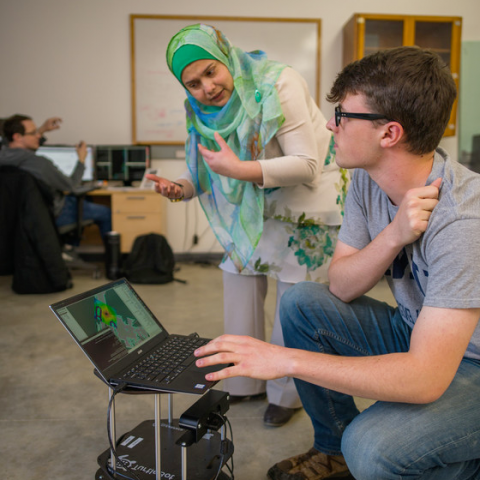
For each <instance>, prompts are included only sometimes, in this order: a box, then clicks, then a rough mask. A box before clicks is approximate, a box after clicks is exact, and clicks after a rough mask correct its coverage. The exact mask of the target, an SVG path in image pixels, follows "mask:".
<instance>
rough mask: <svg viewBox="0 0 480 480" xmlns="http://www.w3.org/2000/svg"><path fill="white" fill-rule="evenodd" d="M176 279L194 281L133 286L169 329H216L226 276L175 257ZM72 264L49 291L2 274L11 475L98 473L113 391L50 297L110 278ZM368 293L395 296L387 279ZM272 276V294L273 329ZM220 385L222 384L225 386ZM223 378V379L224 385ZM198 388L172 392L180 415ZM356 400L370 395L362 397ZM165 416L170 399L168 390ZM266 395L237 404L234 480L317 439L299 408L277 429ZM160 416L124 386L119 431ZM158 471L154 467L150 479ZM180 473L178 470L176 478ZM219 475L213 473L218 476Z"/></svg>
mask: <svg viewBox="0 0 480 480" xmlns="http://www.w3.org/2000/svg"><path fill="white" fill-rule="evenodd" d="M178 266H179V267H180V268H181V270H180V271H179V272H178V273H177V277H178V278H182V279H186V280H188V284H186V285H184V284H181V283H177V282H174V283H170V284H167V285H161V286H157V285H136V286H135V288H136V289H137V291H138V293H139V294H140V296H141V297H142V298H143V300H144V301H145V302H146V304H147V305H148V306H149V307H150V308H151V310H152V311H153V312H154V313H155V314H156V315H157V317H158V318H159V319H160V320H161V321H162V323H164V325H165V326H166V328H167V329H168V330H169V331H170V332H174V333H182V334H190V333H192V332H195V331H196V332H198V333H199V334H200V335H202V336H204V337H207V338H208V337H210V338H212V337H214V336H217V335H220V334H221V333H222V330H223V322H222V275H221V271H220V270H219V269H218V268H217V267H215V266H213V265H198V264H188V263H184V264H179V265H178ZM107 281H108V280H106V279H105V278H104V277H103V278H100V279H93V278H92V277H91V276H90V274H88V273H84V272H74V287H73V289H71V290H68V291H66V292H60V293H55V294H48V295H16V294H15V293H13V291H12V290H11V287H10V285H11V277H9V276H4V277H0V302H1V305H2V312H3V318H2V320H1V321H0V427H1V433H0V452H1V453H2V458H3V464H2V468H1V470H2V474H1V478H3V479H9V480H17V479H18V480H20V479H21V480H27V479H28V480H45V479H55V480H63V479H69V480H76V479H79V480H80V479H81V480H86V479H92V480H93V479H94V478H95V474H96V472H97V470H98V464H97V457H98V456H99V454H100V453H102V452H104V451H105V450H106V449H107V448H108V437H107V426H106V424H107V404H108V393H107V388H106V387H105V386H104V384H103V383H102V382H101V381H100V380H98V379H97V378H96V377H95V376H94V374H93V369H92V366H91V364H90V362H89V361H88V360H87V358H86V357H85V356H84V355H83V353H82V352H81V350H80V349H79V348H78V347H77V346H76V344H75V343H74V342H73V340H72V339H71V338H70V336H69V335H68V333H67V332H66V330H65V329H64V328H63V326H62V325H61V324H60V322H59V321H58V320H57V319H56V318H55V317H54V315H53V314H52V313H51V311H50V309H49V308H48V306H49V305H50V304H51V303H54V302H56V301H58V300H61V299H63V298H66V297H69V296H71V295H74V294H77V293H81V292H83V291H85V290H88V289H90V288H94V287H95V286H98V285H101V284H103V283H105V282H107ZM372 294H373V295H374V296H376V297H377V298H379V299H384V300H386V301H391V295H390V293H389V291H388V289H387V288H386V286H385V285H384V284H381V285H380V286H378V287H376V288H375V289H374V290H373V291H372ZM274 297H275V285H274V282H272V283H271V284H270V288H269V293H268V296H267V312H268V313H267V323H268V327H267V328H268V329H271V325H272V320H273V309H274ZM219 387H221V385H220V386H219ZM219 387H217V388H219ZM195 400H196V397H193V396H189V395H175V396H174V401H173V404H174V414H175V416H176V417H178V416H179V415H180V414H181V413H182V412H183V411H184V410H185V409H186V408H188V407H189V406H190V405H191V404H192V403H193V402H194V401H195ZM357 401H358V403H359V406H360V408H364V407H365V406H367V405H368V404H369V403H370V402H369V401H368V400H363V399H357ZM161 403H162V417H163V418H165V417H166V416H167V401H166V399H165V397H163V396H162V402H161ZM266 406H267V403H266V401H257V402H250V403H245V404H238V405H232V406H231V407H230V410H229V411H228V413H227V416H228V418H229V419H230V422H231V424H232V427H233V435H234V445H235V454H234V457H233V458H234V465H235V478H236V479H237V480H257V479H265V478H266V472H267V470H268V468H269V467H270V466H272V465H273V464H274V463H276V462H278V461H280V460H283V459H284V458H287V457H289V456H291V455H295V454H297V453H303V452H305V451H307V450H308V449H309V448H310V447H311V446H312V441H313V440H312V438H313V431H312V427H311V424H310V422H309V419H308V417H307V415H306V414H305V412H304V411H303V410H301V411H299V412H297V413H296V414H295V415H294V417H293V418H292V420H291V421H290V422H289V423H288V424H287V425H285V426H283V427H281V428H277V429H275V428H268V427H265V426H264V425H263V422H262V418H263V413H264V410H265V408H266ZM153 418H154V396H153V395H140V396H133V395H119V396H117V400H116V421H117V433H118V434H119V435H120V434H123V433H125V432H128V431H130V430H131V429H133V428H134V427H136V426H137V425H138V424H140V423H141V422H143V421H144V420H148V419H153ZM153 478H155V476H154V475H152V479H153ZM175 478H178V477H175ZM212 478H213V477H212Z"/></svg>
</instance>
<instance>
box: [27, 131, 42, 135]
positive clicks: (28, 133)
mask: <svg viewBox="0 0 480 480" xmlns="http://www.w3.org/2000/svg"><path fill="white" fill-rule="evenodd" d="M38 134H39V132H38V130H34V131H33V132H25V133H24V135H38Z"/></svg>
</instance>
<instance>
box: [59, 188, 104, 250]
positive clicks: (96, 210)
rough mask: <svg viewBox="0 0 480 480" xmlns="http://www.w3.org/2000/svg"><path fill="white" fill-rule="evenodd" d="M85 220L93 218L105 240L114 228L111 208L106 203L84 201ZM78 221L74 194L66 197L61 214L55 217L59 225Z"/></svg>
mask: <svg viewBox="0 0 480 480" xmlns="http://www.w3.org/2000/svg"><path fill="white" fill-rule="evenodd" d="M83 220H93V221H94V222H95V224H96V225H98V228H99V230H100V234H101V236H102V239H103V241H104V242H105V240H106V235H107V233H108V232H110V231H111V230H112V214H111V210H110V209H109V208H108V207H106V206H105V205H100V204H98V203H93V202H90V201H88V200H84V202H83ZM76 221H77V198H76V197H75V196H73V195H67V196H66V197H65V205H64V206H63V208H62V210H61V212H60V214H59V215H58V217H57V218H56V219H55V223H56V224H57V226H58V227H61V226H63V225H68V224H70V223H76Z"/></svg>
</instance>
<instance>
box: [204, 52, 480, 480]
mask: <svg viewBox="0 0 480 480" xmlns="http://www.w3.org/2000/svg"><path fill="white" fill-rule="evenodd" d="M455 96H456V88H455V83H454V81H453V79H452V75H451V73H450V71H449V69H448V68H447V66H446V65H445V64H444V62H443V61H442V60H441V59H440V57H439V56H438V55H437V54H435V53H432V52H429V51H427V50H423V49H420V48H417V47H400V48H395V49H391V50H385V51H381V52H378V53H375V54H373V55H370V56H367V57H364V58H363V59H361V60H359V61H357V62H354V63H352V64H350V65H348V66H347V67H345V68H344V69H343V71H342V72H341V73H340V74H339V76H338V77H337V79H336V81H335V83H334V85H333V87H332V89H331V92H330V94H329V96H328V97H327V98H328V100H329V101H331V102H335V103H336V104H337V107H336V108H335V115H334V117H333V118H331V119H330V121H329V122H328V124H327V127H328V128H329V129H330V130H331V131H332V132H333V134H334V139H335V150H336V161H337V163H338V165H339V166H341V167H343V168H352V169H355V173H354V177H353V181H352V184H351V187H350V189H349V191H348V194H347V199H346V205H345V217H344V221H343V224H342V227H341V230H340V233H339V241H338V243H337V246H336V249H335V253H334V256H333V259H332V263H331V266H330V268H329V280H330V285H329V286H325V285H322V284H318V283H313V282H302V283H299V284H297V285H294V286H293V287H292V288H291V289H289V290H288V291H287V292H286V293H285V295H284V296H283V298H282V303H281V310H280V317H281V320H282V328H283V335H284V337H285V345H286V347H279V346H277V345H271V344H267V343H263V342H260V341H258V340H255V339H252V338H250V337H237V336H232V335H224V336H221V337H219V338H217V339H214V340H212V341H211V342H210V343H209V344H208V345H206V346H204V347H201V348H199V349H198V351H197V352H196V355H197V356H199V357H204V358H201V359H199V360H197V365H198V366H199V367H202V366H207V365H214V364H221V363H224V364H229V363H233V364H234V365H233V366H231V367H228V368H225V369H223V370H221V371H220V372H216V373H210V374H208V375H206V378H207V379H208V380H212V381H218V380H222V379H224V378H229V377H233V376H247V377H252V378H261V379H265V380H267V379H271V378H280V377H283V376H285V375H288V376H291V377H294V378H295V384H296V386H297V390H298V392H299V394H300V398H301V400H302V403H303V406H304V408H305V410H306V412H307V413H308V415H309V416H310V418H311V420H312V424H313V429H314V443H313V448H311V449H310V450H309V451H308V452H307V453H304V454H301V455H297V456H294V457H291V458H289V459H287V460H284V461H282V462H280V463H277V464H276V465H274V466H273V467H272V468H270V470H269V471H268V476H269V478H270V479H272V480H321V479H330V478H331V479H333V478H335V479H338V478H346V479H347V478H353V477H354V478H355V479H356V480H398V479H406V478H408V479H411V480H413V479H422V480H427V479H428V480H430V479H432V480H453V479H455V480H468V479H471V480H474V479H478V478H480V447H479V445H480V400H479V399H480V326H479V316H480V281H479V265H480V264H479V262H478V254H479V252H480V175H478V174H476V173H473V172H471V171H469V170H468V169H467V168H465V167H464V166H462V165H461V164H459V163H458V162H456V161H454V160H452V159H450V157H449V156H448V154H447V152H446V151H445V150H443V149H442V148H440V147H438V145H439V143H440V140H441V138H442V135H443V133H444V131H445V128H446V127H447V124H448V121H449V117H450V112H451V108H452V105H453V102H454V100H455ZM383 277H385V278H386V280H387V282H388V284H389V286H390V288H391V290H392V293H393V295H394V297H395V300H396V302H397V305H398V306H397V307H392V306H389V305H387V304H386V303H384V302H380V301H377V300H374V299H373V298H371V297H368V296H366V295H365V294H366V293H367V292H369V291H370V289H371V288H372V287H373V286H375V284H377V282H379V281H380V280H381V279H382V278H383ZM353 396H358V397H363V398H368V399H373V400H376V403H374V404H373V405H372V406H371V407H369V408H368V409H367V410H365V411H363V412H362V413H360V412H359V411H358V409H357V407H356V405H355V402H354V399H353ZM351 475H353V477H352V476H351Z"/></svg>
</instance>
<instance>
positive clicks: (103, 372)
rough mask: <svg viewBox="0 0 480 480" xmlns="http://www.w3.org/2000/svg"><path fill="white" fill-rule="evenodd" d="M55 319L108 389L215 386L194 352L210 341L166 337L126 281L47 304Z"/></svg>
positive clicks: (181, 389) (201, 390)
mask: <svg viewBox="0 0 480 480" xmlns="http://www.w3.org/2000/svg"><path fill="white" fill-rule="evenodd" d="M50 308H51V310H52V311H53V313H54V314H55V316H56V317H57V318H58V319H59V320H60V322H62V324H63V325H64V326H65V328H66V329H67V331H68V332H69V333H70V335H71V336H72V337H73V339H74V340H75V342H76V343H77V344H78V345H79V346H80V348H81V349H82V350H83V352H84V353H85V355H87V357H88V358H89V359H90V361H91V362H92V363H93V365H94V366H95V368H96V370H97V374H99V376H100V377H101V378H102V379H103V380H104V381H105V382H106V383H108V384H109V385H111V386H112V387H114V386H117V385H119V384H122V383H125V384H126V386H128V387H130V388H135V389H148V390H155V391H163V392H182V393H193V394H203V393H205V392H206V391H207V390H209V389H210V388H211V387H212V386H213V385H215V383H216V382H208V381H206V380H205V375H206V374H207V373H209V372H212V371H216V370H220V369H221V368H224V367H225V366H226V365H216V366H214V367H206V368H201V369H200V368H198V367H196V365H195V357H194V356H193V352H194V351H195V350H196V349H197V348H198V347H199V346H201V345H204V344H205V343H207V342H208V341H209V340H208V339H206V338H199V337H198V335H196V334H194V335H188V336H187V335H170V334H169V333H168V332H167V331H166V329H165V328H164V327H163V326H162V325H161V323H160V322H159V321H158V319H157V318H156V317H155V316H154V315H153V313H152V312H151V311H150V309H149V308H148V307H147V306H146V305H145V303H144V302H143V301H142V299H141V298H140V297H139V295H138V294H137V292H136V291H135V290H134V289H133V287H132V285H131V284H130V283H129V282H128V281H127V280H126V279H125V278H122V279H120V280H116V281H114V282H110V283H108V284H106V285H103V286H101V287H97V288H95V289H93V290H89V291H87V292H85V293H82V294H80V295H75V296H73V297H70V298H67V299H65V300H62V301H60V302H57V303H54V304H53V305H50Z"/></svg>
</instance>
